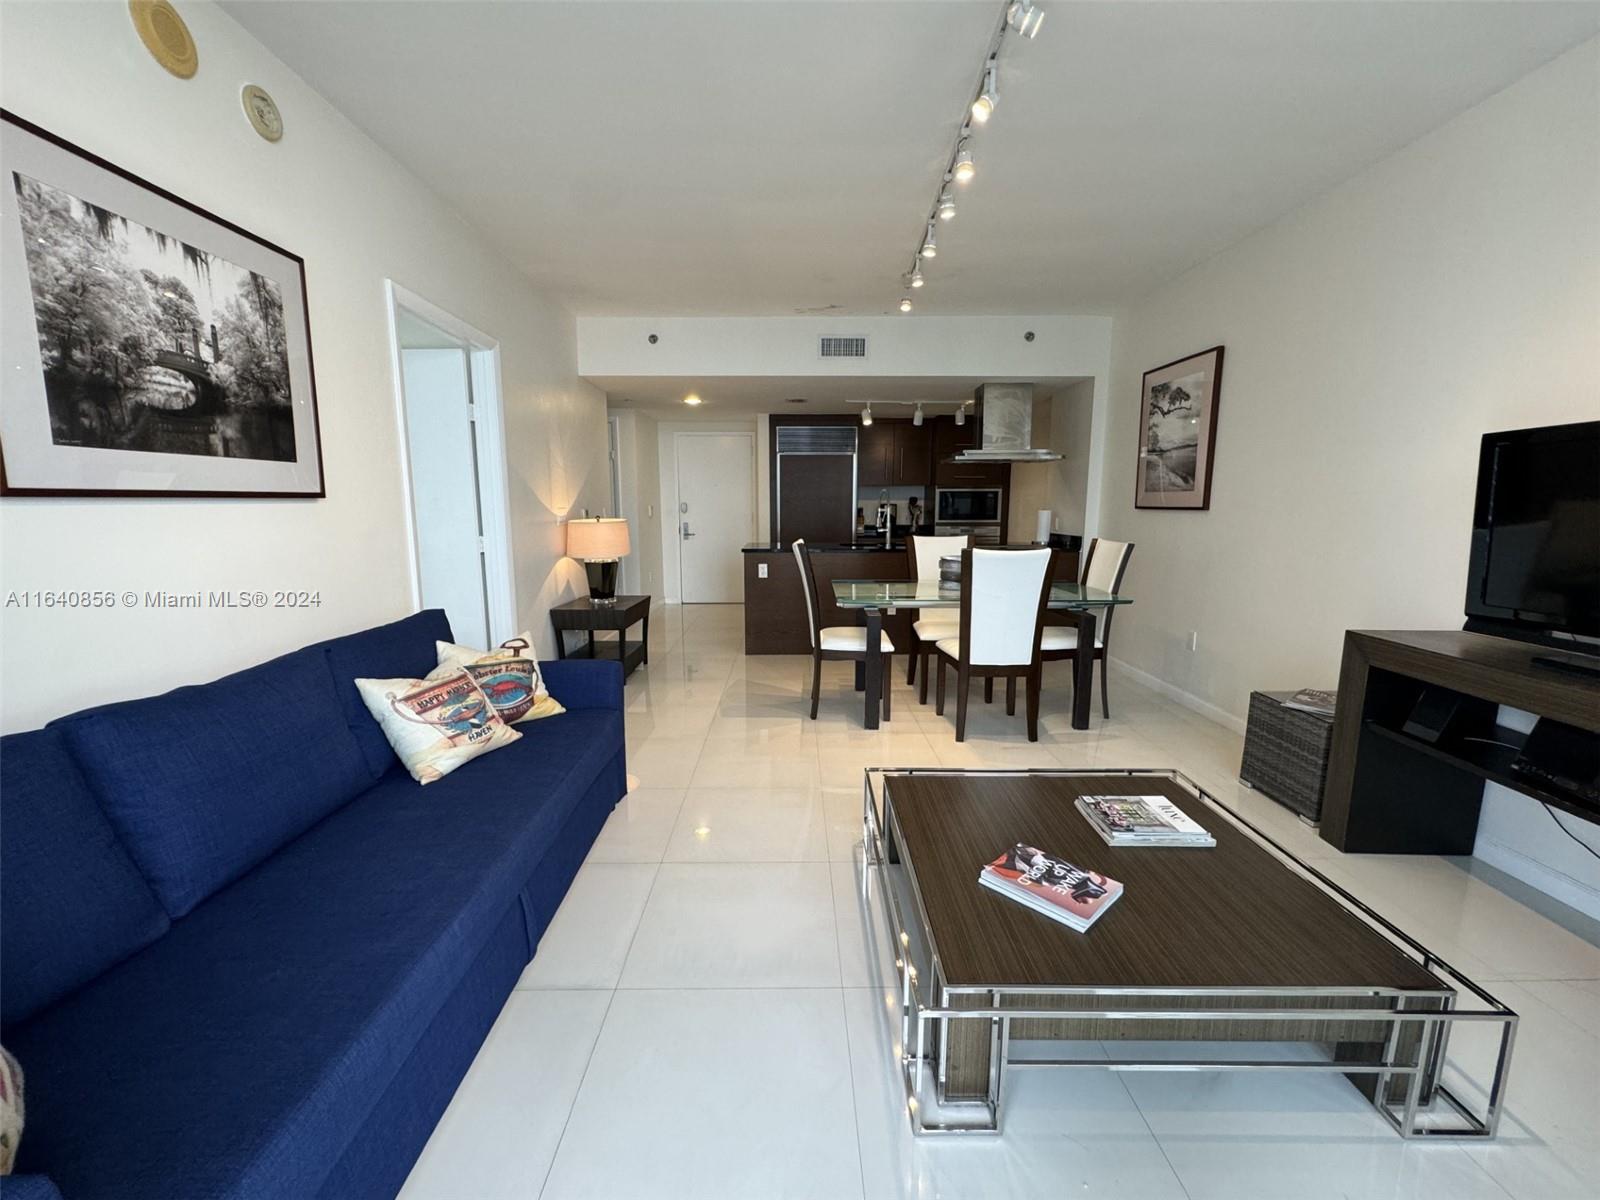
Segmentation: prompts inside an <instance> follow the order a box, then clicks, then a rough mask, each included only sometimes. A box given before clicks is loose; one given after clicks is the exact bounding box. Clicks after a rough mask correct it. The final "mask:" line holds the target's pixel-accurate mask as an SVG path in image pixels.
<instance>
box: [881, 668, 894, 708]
mask: <svg viewBox="0 0 1600 1200" xmlns="http://www.w3.org/2000/svg"><path fill="white" fill-rule="evenodd" d="M893 694H894V655H892V654H885V655H884V656H883V719H884V720H885V721H887V720H888V719H889V697H890V696H892V695H893Z"/></svg>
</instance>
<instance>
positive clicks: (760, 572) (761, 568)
mask: <svg viewBox="0 0 1600 1200" xmlns="http://www.w3.org/2000/svg"><path fill="white" fill-rule="evenodd" d="M766 577H767V564H766V563H757V564H756V578H757V579H765V578H766Z"/></svg>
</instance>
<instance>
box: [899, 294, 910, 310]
mask: <svg viewBox="0 0 1600 1200" xmlns="http://www.w3.org/2000/svg"><path fill="white" fill-rule="evenodd" d="M900 311H901V312H910V311H911V297H910V296H901V297H900Z"/></svg>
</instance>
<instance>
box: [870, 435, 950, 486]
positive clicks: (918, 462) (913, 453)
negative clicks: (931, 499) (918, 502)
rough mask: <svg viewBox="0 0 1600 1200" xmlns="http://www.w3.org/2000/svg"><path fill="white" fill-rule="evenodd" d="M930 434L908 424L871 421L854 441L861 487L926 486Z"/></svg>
mask: <svg viewBox="0 0 1600 1200" xmlns="http://www.w3.org/2000/svg"><path fill="white" fill-rule="evenodd" d="M932 459H933V438H932V431H931V430H930V429H929V427H928V426H927V425H920V426H919V425H913V424H912V423H911V422H910V421H874V422H873V423H872V424H871V425H863V426H862V427H861V432H860V433H859V434H858V435H857V439H856V478H857V481H858V482H859V484H860V486H861V487H864V488H866V487H914V488H925V487H927V486H928V477H929V474H930V468H931V467H932Z"/></svg>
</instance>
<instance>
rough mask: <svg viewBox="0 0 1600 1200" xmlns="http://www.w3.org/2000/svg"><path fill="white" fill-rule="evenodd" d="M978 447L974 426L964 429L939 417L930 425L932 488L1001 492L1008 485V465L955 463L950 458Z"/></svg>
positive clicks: (972, 422) (971, 421)
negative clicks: (981, 489)
mask: <svg viewBox="0 0 1600 1200" xmlns="http://www.w3.org/2000/svg"><path fill="white" fill-rule="evenodd" d="M977 444H978V422H977V421H976V420H975V419H973V418H972V417H971V416H969V417H968V418H967V423H966V424H965V425H957V424H956V422H955V418H954V417H939V418H937V419H936V420H935V421H934V425H933V460H934V461H933V482H934V486H936V487H958V488H959V487H967V488H971V487H991V488H995V487H997V488H1003V487H1008V486H1010V483H1011V464H1010V463H958V462H951V461H950V460H951V458H953V457H954V456H955V455H957V454H960V453H961V452H962V451H963V450H971V449H973V448H974V447H976V446H977Z"/></svg>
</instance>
